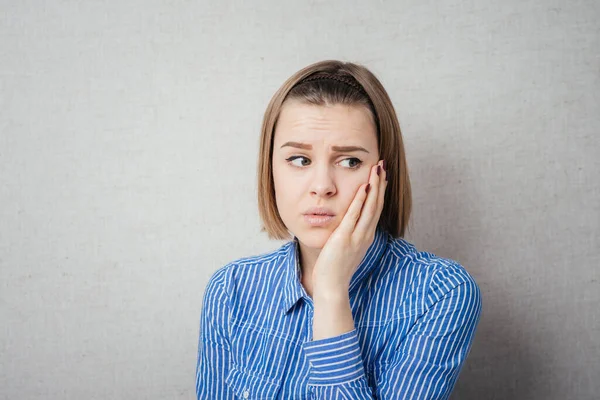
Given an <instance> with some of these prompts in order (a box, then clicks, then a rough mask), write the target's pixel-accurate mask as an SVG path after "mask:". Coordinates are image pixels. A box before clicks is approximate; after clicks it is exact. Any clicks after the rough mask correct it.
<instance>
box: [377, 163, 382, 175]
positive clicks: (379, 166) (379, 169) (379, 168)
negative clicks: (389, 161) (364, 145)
mask: <svg viewBox="0 0 600 400" xmlns="http://www.w3.org/2000/svg"><path fill="white" fill-rule="evenodd" d="M379 171H381V165H378V166H377V175H379Z"/></svg>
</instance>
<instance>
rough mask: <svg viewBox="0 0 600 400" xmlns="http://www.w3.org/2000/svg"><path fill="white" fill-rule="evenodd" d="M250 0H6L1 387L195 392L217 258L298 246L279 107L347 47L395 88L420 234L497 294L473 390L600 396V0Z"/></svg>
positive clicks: (56, 393) (76, 393)
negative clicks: (277, 122) (272, 111)
mask: <svg viewBox="0 0 600 400" xmlns="http://www.w3.org/2000/svg"><path fill="white" fill-rule="evenodd" d="M251 3H259V2H241V1H238V2H235V3H227V2H216V1H214V2H211V3H210V4H209V3H208V2H205V3H203V2H198V1H196V2H192V1H162V2H160V1H140V0H137V1H125V2H117V1H112V2H107V1H104V2H98V1H89V2H82V1H54V2H49V1H41V0H37V1H31V0H30V1H12V2H8V1H2V2H1V3H0V50H1V54H0V221H1V223H0V279H1V280H0V321H2V323H1V328H0V367H1V370H0V398H2V399H80V398H89V399H131V398H134V397H135V398H147V399H167V398H168V399H175V398H182V399H191V398H193V397H194V369H195V361H196V349H197V345H196V344H197V338H198V320H199V313H200V306H201V301H202V295H203V291H204V288H205V285H206V283H207V281H208V279H209V277H210V276H211V274H212V273H213V272H214V271H215V270H216V269H217V268H219V267H220V266H222V265H223V264H224V263H226V262H228V261H230V260H232V259H234V258H237V257H242V256H247V255H254V254H258V253H262V252H265V251H269V250H271V249H275V248H276V247H279V246H280V245H281V244H283V242H274V241H269V240H268V239H267V238H266V236H265V235H264V234H260V233H259V220H258V216H257V212H256V209H257V206H256V200H255V190H256V183H255V171H256V154H257V151H258V133H259V128H260V122H261V118H262V113H263V112H264V108H265V107H266V104H267V102H268V100H269V99H270V97H271V95H272V94H273V93H274V91H275V90H276V89H277V88H278V87H279V85H280V84H281V83H282V82H283V80H284V79H286V78H287V77H288V76H289V75H291V74H292V73H293V72H295V71H296V70H298V69H299V68H301V67H303V66H305V65H307V64H309V63H312V62H315V61H318V60H321V59H330V58H336V59H343V60H350V61H355V62H359V63H362V64H364V65H366V66H367V67H369V68H371V69H372V71H373V72H374V73H375V74H376V75H377V76H378V77H379V78H380V79H381V80H382V82H383V84H384V85H385V86H386V88H387V89H388V91H389V93H390V96H391V97H392V99H393V101H394V104H395V106H396V107H397V112H398V116H399V119H400V123H401V126H402V128H403V133H404V138H405V141H406V147H407V152H408V162H409V166H410V170H411V178H412V183H413V188H414V202H415V210H414V214H413V216H414V218H413V220H412V224H411V231H410V235H409V237H408V239H409V240H411V241H412V242H413V243H415V244H416V245H417V247H418V248H420V249H422V250H428V251H432V252H434V253H437V254H439V255H441V256H445V257H449V258H454V259H456V260H458V261H459V262H461V263H462V264H463V265H465V267H466V268H467V269H468V270H469V271H470V272H471V273H472V274H473V276H474V277H475V278H476V280H477V282H478V283H479V285H480V287H481V289H482V292H483V301H484V311H483V314H482V319H481V323H480V325H479V330H478V332H477V335H476V339H475V343H474V346H473V349H472V352H471V354H470V357H469V359H468V361H467V363H466V365H465V367H464V369H463V372H462V374H461V376H460V380H459V383H458V384H457V387H456V391H455V395H454V396H453V398H454V399H544V400H548V399H557V400H558V399H597V398H598V391H599V390H600V384H599V383H598V377H599V376H600V366H599V364H600V357H599V355H600V342H599V338H600V318H599V313H598V308H597V307H598V302H599V300H600V290H599V289H600V283H599V280H600V276H599V275H600V274H599V272H598V265H599V264H600V255H599V250H598V248H599V244H600V243H599V242H600V240H599V238H600V234H599V231H600V228H599V221H600V201H599V198H600V179H599V178H598V176H599V172H600V168H599V167H600V164H599V161H598V159H599V157H598V153H599V152H600V143H599V139H598V134H599V132H598V131H599V127H600V95H599V93H600V23H599V22H598V21H599V20H600V3H599V2H598V1H597V0H580V1H569V2H567V1H564V2H560V1H557V0H545V1H544V0H535V1H517V0H511V1H505V2H499V1H490V0H487V1H436V2H423V1H422V0H410V1H408V0H403V1H394V2H391V1H390V2H386V3H384V2H370V3H369V2H365V1H353V2H332V1H329V2H324V1H310V2H298V4H297V5H284V4H282V3H283V2H278V1H274V0H271V1H263V2H260V3H261V4H260V5H258V4H251ZM300 3H301V5H300Z"/></svg>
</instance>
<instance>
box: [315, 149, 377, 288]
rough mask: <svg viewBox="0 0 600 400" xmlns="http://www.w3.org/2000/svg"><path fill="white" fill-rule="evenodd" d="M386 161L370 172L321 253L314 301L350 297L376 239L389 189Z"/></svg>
mask: <svg viewBox="0 0 600 400" xmlns="http://www.w3.org/2000/svg"><path fill="white" fill-rule="evenodd" d="M384 164H385V161H379V162H378V163H377V164H376V165H374V166H373V167H372V168H371V173H370V176H369V182H368V183H366V184H363V185H360V187H359V188H358V191H357V193H356V195H355V196H354V200H353V201H352V203H351V204H350V207H349V208H348V211H346V214H345V215H344V218H343V219H342V222H341V223H340V225H339V226H338V227H337V228H336V229H335V230H334V231H333V232H332V233H331V235H330V237H329V239H328V240H327V242H326V243H325V245H324V246H323V249H321V253H320V254H319V258H318V259H317V262H316V264H315V268H314V270H313V274H312V280H313V297H314V298H317V297H321V298H322V297H327V298H328V297H331V296H334V297H337V298H344V296H346V297H347V296H348V289H349V287H350V281H351V279H352V276H353V275H354V272H356V269H357V268H358V265H359V264H360V262H361V261H362V259H363V258H364V257H365V254H366V253H367V250H368V249H369V246H370V245H371V243H372V242H373V239H374V237H375V230H376V229H377V223H378V222H379V217H380V215H381V211H382V210H383V199H384V197H385V189H386V187H387V172H386V171H385V168H384V166H385V165H384Z"/></svg>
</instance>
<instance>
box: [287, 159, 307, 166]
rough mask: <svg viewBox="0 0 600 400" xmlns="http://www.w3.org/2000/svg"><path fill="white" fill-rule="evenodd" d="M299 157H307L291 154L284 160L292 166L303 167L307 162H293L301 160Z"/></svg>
mask: <svg viewBox="0 0 600 400" xmlns="http://www.w3.org/2000/svg"><path fill="white" fill-rule="evenodd" d="M301 159H304V160H307V161H308V158H306V157H302V156H293V157H290V158H288V159H286V160H285V161H287V162H288V163H290V164H292V165H293V166H294V167H304V166H306V165H307V164H305V163H303V162H302V161H301V162H299V163H295V164H294V161H296V160H301ZM309 163H310V161H309Z"/></svg>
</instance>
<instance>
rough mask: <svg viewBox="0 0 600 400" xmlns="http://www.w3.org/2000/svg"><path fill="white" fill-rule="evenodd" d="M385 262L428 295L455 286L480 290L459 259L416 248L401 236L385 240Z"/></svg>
mask: <svg viewBox="0 0 600 400" xmlns="http://www.w3.org/2000/svg"><path fill="white" fill-rule="evenodd" d="M388 249H389V251H388V259H387V262H388V264H389V265H391V266H392V268H390V269H389V271H390V272H391V273H393V274H394V275H396V276H401V277H402V280H403V281H404V282H410V283H411V284H412V285H415V286H420V287H422V288H423V289H425V290H426V291H427V292H428V293H429V294H430V295H433V294H436V296H435V297H438V296H443V295H444V294H445V293H448V292H450V291H451V290H453V289H454V288H456V287H458V286H464V287H465V288H466V289H467V290H473V291H477V292H478V291H479V287H478V285H477V282H476V281H475V279H474V277H473V276H472V275H471V273H469V271H468V270H467V268H465V266H463V265H462V264H461V263H460V262H458V261H456V260H454V259H451V258H447V257H442V256H439V255H437V254H434V253H432V252H428V251H423V250H418V249H417V247H416V246H415V245H414V244H412V243H410V242H408V241H407V240H406V239H403V238H391V237H390V240H389V242H388Z"/></svg>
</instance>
